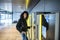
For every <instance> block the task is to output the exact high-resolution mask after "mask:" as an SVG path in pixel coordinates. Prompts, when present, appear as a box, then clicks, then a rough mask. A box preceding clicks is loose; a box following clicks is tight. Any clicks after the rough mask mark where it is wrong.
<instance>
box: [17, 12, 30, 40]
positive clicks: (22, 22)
mask: <svg viewBox="0 0 60 40" xmlns="http://www.w3.org/2000/svg"><path fill="white" fill-rule="evenodd" d="M28 16H29V14H28V12H27V11H24V12H23V13H22V14H21V16H20V19H19V21H18V23H17V25H16V28H17V30H18V31H19V32H20V33H21V34H22V40H28V38H27V36H26V32H27V29H28V28H30V27H27V22H26V20H27V19H28Z"/></svg>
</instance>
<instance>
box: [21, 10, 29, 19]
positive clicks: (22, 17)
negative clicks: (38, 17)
mask: <svg viewBox="0 0 60 40" xmlns="http://www.w3.org/2000/svg"><path fill="white" fill-rule="evenodd" d="M24 13H26V15H27V16H26V19H28V16H29V14H28V12H27V11H24V12H23V13H22V14H21V16H20V19H24V16H23V15H24Z"/></svg>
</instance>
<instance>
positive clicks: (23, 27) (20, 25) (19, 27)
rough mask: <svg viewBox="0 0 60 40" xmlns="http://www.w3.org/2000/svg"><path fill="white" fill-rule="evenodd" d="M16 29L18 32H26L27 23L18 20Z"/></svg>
mask: <svg viewBox="0 0 60 40" xmlns="http://www.w3.org/2000/svg"><path fill="white" fill-rule="evenodd" d="M16 28H17V30H18V31H19V32H22V31H24V32H27V29H29V28H30V27H27V22H26V20H24V19H19V21H18V23H17V25H16Z"/></svg>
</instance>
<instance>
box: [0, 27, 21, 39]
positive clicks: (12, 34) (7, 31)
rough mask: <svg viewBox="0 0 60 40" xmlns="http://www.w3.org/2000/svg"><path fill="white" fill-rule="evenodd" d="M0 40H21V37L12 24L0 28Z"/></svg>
mask: <svg viewBox="0 0 60 40" xmlns="http://www.w3.org/2000/svg"><path fill="white" fill-rule="evenodd" d="M0 40H21V37H20V33H19V32H18V31H17V30H16V27H15V26H12V27H5V28H3V29H2V30H0Z"/></svg>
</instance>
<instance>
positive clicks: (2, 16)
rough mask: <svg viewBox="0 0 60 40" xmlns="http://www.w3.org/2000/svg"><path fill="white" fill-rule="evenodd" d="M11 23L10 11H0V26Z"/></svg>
mask: <svg viewBox="0 0 60 40" xmlns="http://www.w3.org/2000/svg"><path fill="white" fill-rule="evenodd" d="M10 24H12V14H11V13H10V12H0V26H5V25H10Z"/></svg>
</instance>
